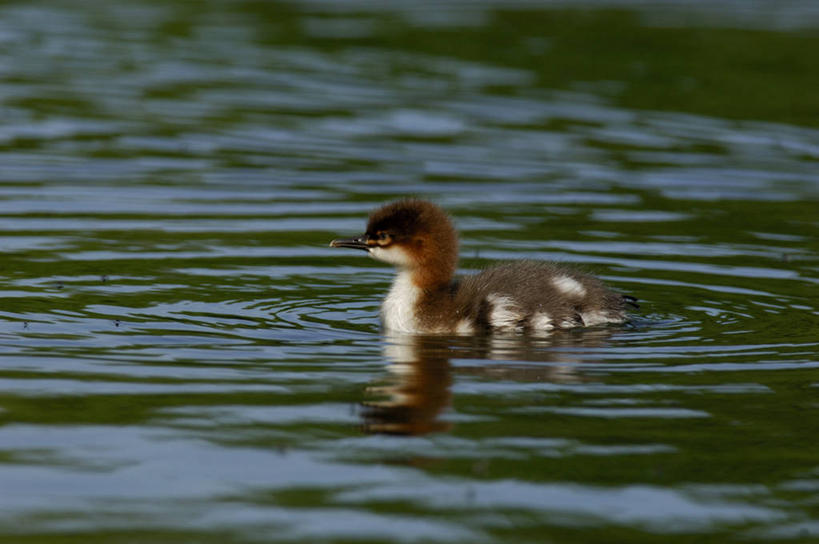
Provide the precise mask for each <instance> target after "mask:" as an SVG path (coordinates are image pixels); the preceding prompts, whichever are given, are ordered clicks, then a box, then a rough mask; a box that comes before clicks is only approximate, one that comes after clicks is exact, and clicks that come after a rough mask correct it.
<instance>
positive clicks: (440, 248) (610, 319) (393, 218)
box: [330, 199, 637, 334]
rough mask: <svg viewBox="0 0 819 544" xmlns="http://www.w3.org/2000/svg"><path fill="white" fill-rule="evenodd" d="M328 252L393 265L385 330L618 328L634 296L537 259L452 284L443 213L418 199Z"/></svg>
mask: <svg viewBox="0 0 819 544" xmlns="http://www.w3.org/2000/svg"><path fill="white" fill-rule="evenodd" d="M330 247H348V248H353V249H362V250H364V251H367V252H368V253H369V254H370V256H372V257H374V258H375V259H378V260H380V261H384V262H387V263H390V264H392V265H394V266H396V267H397V268H398V275H397V276H396V278H395V281H394V282H393V284H392V288H391V289H390V292H389V294H388V295H387V298H386V299H385V300H384V303H383V305H382V307H381V318H382V322H383V325H384V327H385V328H386V329H387V330H389V331H394V332H402V333H420V334H476V333H481V332H490V333H535V334H537V333H543V332H547V331H551V330H554V329H568V328H573V327H584V326H593V325H600V324H603V323H623V322H625V321H626V320H627V319H628V315H627V313H626V308H625V307H626V305H627V304H629V305H632V306H635V307H637V304H636V300H637V299H635V298H634V297H629V296H624V295H620V294H617V293H614V292H613V291H611V290H609V289H608V288H607V287H606V286H605V285H604V284H603V282H601V281H600V280H599V279H597V278H595V277H593V276H590V275H588V274H584V273H582V272H578V271H576V270H573V269H571V268H569V267H566V266H563V265H559V264H555V263H550V262H542V261H513V262H510V263H505V264H499V265H495V266H493V267H490V268H488V269H486V270H484V271H482V272H480V273H478V274H475V275H471V276H466V277H463V278H459V279H455V278H454V277H453V276H454V273H455V267H456V264H457V260H458V235H457V233H456V231H455V228H454V227H453V225H452V222H451V221H450V219H449V216H448V215H447V214H446V212H444V211H443V210H442V209H441V208H440V207H438V206H436V205H435V204H432V203H431V202H427V201H424V200H416V199H405V200H399V201H396V202H392V203H390V204H387V205H385V206H383V207H381V208H379V209H377V210H375V211H374V212H372V213H371V214H370V219H369V223H368V224H367V230H366V232H365V233H364V234H362V235H361V236H358V237H357V238H349V239H337V240H333V241H332V242H330Z"/></svg>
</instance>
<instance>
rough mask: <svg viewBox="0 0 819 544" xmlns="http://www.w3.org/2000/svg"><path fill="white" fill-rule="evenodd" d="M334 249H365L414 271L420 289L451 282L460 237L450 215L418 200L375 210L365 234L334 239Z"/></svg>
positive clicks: (381, 258) (331, 243)
mask: <svg viewBox="0 0 819 544" xmlns="http://www.w3.org/2000/svg"><path fill="white" fill-rule="evenodd" d="M330 246H331V247H349V248H354V249H363V250H366V251H368V252H369V253H370V255H371V256H373V257H374V258H376V259H378V260H380V261H384V262H387V263H390V264H393V265H395V266H398V267H400V268H404V269H410V270H412V272H413V281H414V282H415V283H416V284H418V285H419V286H420V287H433V286H435V285H437V284H440V283H446V282H448V281H450V280H451V279H452V275H453V274H454V273H455V266H456V265H457V261H458V235H457V233H456V232H455V228H454V227H453V225H452V221H451V220H450V219H449V216H448V215H447V214H446V212H444V210H442V209H441V208H440V207H438V206H436V205H435V204H433V203H431V202H427V201H425V200H417V199H404V200H398V201H396V202H391V203H389V204H387V205H385V206H383V207H381V208H379V209H377V210H375V211H374V212H372V213H371V214H370V220H369V222H368V223H367V230H366V232H365V233H364V234H362V235H361V236H359V237H357V238H350V239H338V240H333V241H332V242H330Z"/></svg>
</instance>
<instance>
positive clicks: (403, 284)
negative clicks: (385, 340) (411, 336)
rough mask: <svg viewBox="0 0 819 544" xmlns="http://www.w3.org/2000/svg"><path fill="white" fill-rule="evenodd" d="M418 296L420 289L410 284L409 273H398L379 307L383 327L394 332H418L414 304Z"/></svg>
mask: <svg viewBox="0 0 819 544" xmlns="http://www.w3.org/2000/svg"><path fill="white" fill-rule="evenodd" d="M419 295H420V289H418V287H416V286H415V284H413V283H412V278H411V277H410V274H409V272H404V271H401V272H399V273H398V275H397V276H396V277H395V281H394V282H393V284H392V288H391V289H390V292H389V293H388V294H387V298H386V299H384V303H383V304H382V305H381V318H382V319H383V321H384V327H385V328H386V329H388V330H391V331H396V332H408V333H416V332H419V329H418V324H417V319H416V318H415V304H416V302H417V301H418V297H419Z"/></svg>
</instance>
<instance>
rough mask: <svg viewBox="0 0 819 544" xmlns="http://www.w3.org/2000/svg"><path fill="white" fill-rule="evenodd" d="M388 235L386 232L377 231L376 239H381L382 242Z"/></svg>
mask: <svg viewBox="0 0 819 544" xmlns="http://www.w3.org/2000/svg"><path fill="white" fill-rule="evenodd" d="M389 236H390V235H389V234H387V233H386V232H379V233H378V239H379V240H381V241H382V242H383V241H384V240H386V239H387V238H389Z"/></svg>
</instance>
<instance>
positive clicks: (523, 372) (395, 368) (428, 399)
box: [362, 328, 616, 435]
mask: <svg viewBox="0 0 819 544" xmlns="http://www.w3.org/2000/svg"><path fill="white" fill-rule="evenodd" d="M614 330H616V329H610V328H606V329H586V330H582V331H559V332H556V333H555V334H552V335H549V336H539V337H523V336H485V337H460V336H420V335H388V336H386V337H385V339H384V355H385V357H386V359H387V362H388V365H387V374H386V376H382V377H381V378H380V379H379V380H377V381H376V382H373V383H371V384H370V385H369V386H368V387H367V389H366V396H367V400H365V401H364V402H362V406H363V410H362V418H363V420H364V422H363V428H364V431H365V432H368V433H380V434H396V435H422V434H427V433H433V432H442V431H448V430H449V429H451V428H452V423H450V422H447V421H445V420H441V419H440V417H441V414H442V412H444V410H445V409H446V408H447V407H448V406H450V405H451V404H452V390H451V386H452V381H453V374H456V375H468V376H477V377H480V378H484V379H495V380H514V381H547V382H557V383H576V382H582V381H583V380H584V379H585V378H584V377H583V375H582V372H581V370H580V369H581V364H582V362H583V361H588V358H587V356H584V354H583V352H582V349H580V350H577V349H572V350H563V349H559V348H564V347H570V348H583V347H588V348H597V347H601V346H604V345H605V344H606V342H607V340H608V338H609V337H610V336H611V335H612V333H613V332H614ZM586 355H588V354H586ZM453 359H456V360H457V361H458V364H457V365H453V364H452V363H451V361H452V360H453ZM494 361H497V362H494Z"/></svg>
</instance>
